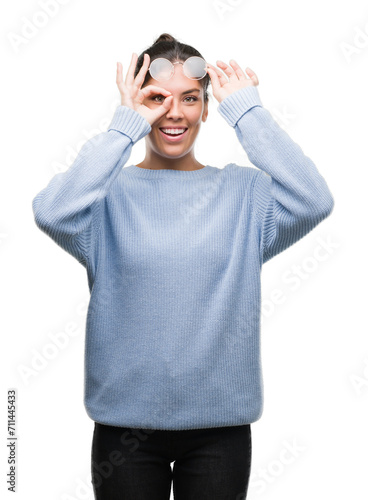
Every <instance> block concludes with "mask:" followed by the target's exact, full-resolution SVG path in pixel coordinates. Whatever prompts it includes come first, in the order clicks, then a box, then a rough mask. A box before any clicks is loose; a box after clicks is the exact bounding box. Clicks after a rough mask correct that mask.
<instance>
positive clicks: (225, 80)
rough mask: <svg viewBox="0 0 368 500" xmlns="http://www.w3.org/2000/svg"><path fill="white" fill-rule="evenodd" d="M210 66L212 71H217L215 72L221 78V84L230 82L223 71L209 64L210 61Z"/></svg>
mask: <svg viewBox="0 0 368 500" xmlns="http://www.w3.org/2000/svg"><path fill="white" fill-rule="evenodd" d="M208 66H209V67H210V69H212V71H214V72H215V74H216V75H217V77H218V79H219V83H220V85H221V86H222V85H225V83H227V82H228V80H227V78H226V77H225V75H224V74H223V72H222V71H220V70H219V69H218V68H216V67H215V66H212V64H209V63H208Z"/></svg>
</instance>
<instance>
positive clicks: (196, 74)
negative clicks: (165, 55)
mask: <svg viewBox="0 0 368 500" xmlns="http://www.w3.org/2000/svg"><path fill="white" fill-rule="evenodd" d="M183 69H184V72H185V74H186V76H187V77H188V78H191V79H192V80H200V79H201V78H203V77H204V76H205V75H206V73H207V71H206V61H205V60H204V59H202V58H201V57H198V56H192V57H189V58H188V59H187V60H186V61H185V63H184V66H183Z"/></svg>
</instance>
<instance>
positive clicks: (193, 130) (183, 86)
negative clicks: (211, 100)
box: [143, 64, 208, 158]
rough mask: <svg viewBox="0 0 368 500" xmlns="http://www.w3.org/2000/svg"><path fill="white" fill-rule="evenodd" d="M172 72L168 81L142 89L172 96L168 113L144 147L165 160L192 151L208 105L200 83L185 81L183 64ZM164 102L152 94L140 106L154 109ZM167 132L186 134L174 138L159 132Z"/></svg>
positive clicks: (159, 96) (155, 83)
mask: <svg viewBox="0 0 368 500" xmlns="http://www.w3.org/2000/svg"><path fill="white" fill-rule="evenodd" d="M174 68H175V72H174V75H173V76H172V77H171V78H170V80H167V81H165V82H159V81H157V80H154V79H153V78H150V79H149V81H148V82H147V84H146V85H145V86H147V85H154V86H156V87H160V88H164V89H166V90H168V91H170V92H171V93H172V96H173V99H172V104H171V107H170V109H169V111H167V113H166V114H164V115H163V116H162V117H161V118H160V119H159V120H158V121H156V122H155V123H154V124H153V125H152V130H151V132H150V133H149V134H148V135H147V136H146V146H149V147H151V148H152V149H153V150H154V152H155V153H156V154H158V155H161V156H164V157H166V158H179V157H182V156H184V155H185V154H187V153H188V151H189V150H191V149H192V147H193V145H194V141H195V138H196V137H197V135H198V132H199V129H200V127H201V123H202V122H205V121H206V119H207V115H208V103H205V102H204V91H203V87H202V85H201V84H200V82H199V80H191V79H190V78H187V77H186V76H185V74H184V73H183V65H182V64H175V65H174ZM189 91H190V92H189ZM163 101H164V96H163V95H161V94H159V93H154V94H151V95H150V96H149V97H147V98H146V99H145V100H144V101H143V104H144V105H145V106H147V107H148V108H150V109H155V107H157V106H162V102H163ZM166 128H171V129H186V130H185V132H184V133H183V134H182V135H177V136H173V135H169V134H165V133H164V132H163V131H162V129H166ZM180 131H181V130H180ZM174 132H179V130H176V131H175V130H174Z"/></svg>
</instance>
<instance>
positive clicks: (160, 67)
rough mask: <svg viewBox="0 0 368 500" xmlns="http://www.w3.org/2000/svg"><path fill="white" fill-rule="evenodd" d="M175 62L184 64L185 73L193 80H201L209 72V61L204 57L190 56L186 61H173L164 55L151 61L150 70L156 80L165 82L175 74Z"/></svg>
mask: <svg viewBox="0 0 368 500" xmlns="http://www.w3.org/2000/svg"><path fill="white" fill-rule="evenodd" d="M174 64H182V65H183V71H184V75H185V76H186V77H187V78H190V79H191V80H201V79H202V78H204V77H205V76H206V74H207V71H206V69H207V63H206V61H205V60H204V59H202V57H198V56H192V57H189V58H188V59H187V60H186V61H185V62H184V63H183V62H181V61H177V62H174V63H172V62H171V61H169V60H168V59H165V58H164V57H158V58H157V59H155V60H154V61H152V62H151V64H150V67H149V68H148V71H149V73H150V75H151V77H152V78H153V79H154V80H157V81H159V82H165V81H167V80H170V78H171V77H172V76H173V74H174V71H175V68H174Z"/></svg>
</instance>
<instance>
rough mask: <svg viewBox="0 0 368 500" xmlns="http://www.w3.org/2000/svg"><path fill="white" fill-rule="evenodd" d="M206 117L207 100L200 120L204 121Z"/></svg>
mask: <svg viewBox="0 0 368 500" xmlns="http://www.w3.org/2000/svg"><path fill="white" fill-rule="evenodd" d="M207 117H208V101H207V102H206V103H205V104H204V110H203V113H202V122H205V121H206V120H207Z"/></svg>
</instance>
